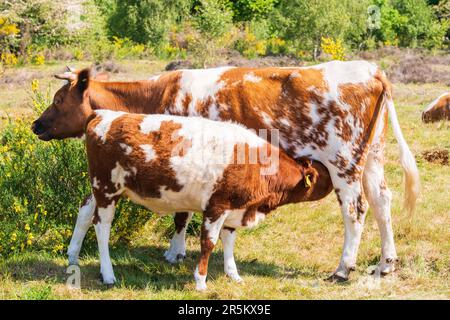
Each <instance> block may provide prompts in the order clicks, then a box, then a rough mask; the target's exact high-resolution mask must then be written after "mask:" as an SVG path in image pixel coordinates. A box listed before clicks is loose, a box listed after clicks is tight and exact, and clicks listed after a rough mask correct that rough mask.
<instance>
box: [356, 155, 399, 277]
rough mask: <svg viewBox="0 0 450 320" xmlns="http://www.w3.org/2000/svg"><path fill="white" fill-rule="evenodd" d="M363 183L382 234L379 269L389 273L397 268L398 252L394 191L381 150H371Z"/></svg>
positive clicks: (382, 272)
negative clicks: (384, 166) (389, 183)
mask: <svg viewBox="0 0 450 320" xmlns="http://www.w3.org/2000/svg"><path fill="white" fill-rule="evenodd" d="M363 185H364V193H365V194H366V197H367V200H368V202H369V205H370V207H371V208H372V209H373V212H374V215H375V219H376V221H377V224H378V228H379V230H380V235H381V260H380V263H379V265H378V270H379V272H380V273H381V274H388V273H390V272H392V271H394V270H395V262H396V260H397V253H396V250H395V244H394V233H393V231H392V222H391V199H392V193H391V191H390V190H389V189H388V187H387V185H386V181H385V178H384V168H383V158H382V154H381V153H380V152H372V151H371V152H369V154H368V158H367V162H366V166H365V168H364V175H363Z"/></svg>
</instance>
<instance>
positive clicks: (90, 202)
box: [67, 194, 96, 265]
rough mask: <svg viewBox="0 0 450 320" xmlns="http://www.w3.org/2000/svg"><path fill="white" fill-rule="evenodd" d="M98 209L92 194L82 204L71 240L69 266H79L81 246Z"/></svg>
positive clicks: (68, 250)
mask: <svg viewBox="0 0 450 320" xmlns="http://www.w3.org/2000/svg"><path fill="white" fill-rule="evenodd" d="M95 207H96V202H95V198H94V196H93V195H92V194H90V195H89V196H87V197H86V198H85V199H84V201H83V202H82V204H81V206H80V209H79V211H78V217H77V222H76V224H75V229H74V230H73V235H72V238H71V239H70V244H69V248H68V249H67V255H68V256H69V265H78V257H79V255H80V250H81V245H82V244H83V240H84V237H85V236H86V233H87V231H88V229H89V227H90V226H91V224H92V218H93V216H94V211H95Z"/></svg>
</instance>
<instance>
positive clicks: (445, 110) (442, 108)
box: [422, 92, 450, 123]
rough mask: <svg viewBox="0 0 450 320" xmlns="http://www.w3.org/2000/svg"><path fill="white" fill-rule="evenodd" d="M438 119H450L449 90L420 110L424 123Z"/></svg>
mask: <svg viewBox="0 0 450 320" xmlns="http://www.w3.org/2000/svg"><path fill="white" fill-rule="evenodd" d="M439 120H450V92H446V93H443V94H441V95H440V96H439V97H438V98H437V99H436V100H434V101H433V102H431V103H430V104H429V105H428V106H427V107H426V108H425V110H423V112H422V121H423V122H425V123H428V122H436V121H439Z"/></svg>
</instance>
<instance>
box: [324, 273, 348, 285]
mask: <svg viewBox="0 0 450 320" xmlns="http://www.w3.org/2000/svg"><path fill="white" fill-rule="evenodd" d="M325 281H328V282H331V283H343V282H347V281H348V277H342V276H340V275H338V274H336V273H334V274H332V275H331V276H329V277H328V278H326V279H325Z"/></svg>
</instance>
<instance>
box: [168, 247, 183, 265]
mask: <svg viewBox="0 0 450 320" xmlns="http://www.w3.org/2000/svg"><path fill="white" fill-rule="evenodd" d="M164 257H165V258H166V260H167V262H169V263H172V264H177V263H182V262H183V261H184V259H185V258H186V255H185V254H183V253H175V252H172V251H171V250H170V249H169V250H167V251H166V252H165V253H164Z"/></svg>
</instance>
